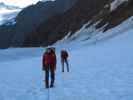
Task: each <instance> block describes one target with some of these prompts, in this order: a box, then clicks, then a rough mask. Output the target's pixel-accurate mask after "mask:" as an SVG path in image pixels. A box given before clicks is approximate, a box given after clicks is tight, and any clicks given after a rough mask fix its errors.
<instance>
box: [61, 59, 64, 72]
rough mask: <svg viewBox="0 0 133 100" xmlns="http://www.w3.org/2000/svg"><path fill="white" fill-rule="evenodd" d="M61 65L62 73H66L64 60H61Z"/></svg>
mask: <svg viewBox="0 0 133 100" xmlns="http://www.w3.org/2000/svg"><path fill="white" fill-rule="evenodd" d="M61 64H62V72H64V60H63V59H62V60H61Z"/></svg>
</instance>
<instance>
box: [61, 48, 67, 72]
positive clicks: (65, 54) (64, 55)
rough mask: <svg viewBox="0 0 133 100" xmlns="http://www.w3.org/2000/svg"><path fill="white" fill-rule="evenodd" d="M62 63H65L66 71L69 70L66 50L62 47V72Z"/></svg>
mask: <svg viewBox="0 0 133 100" xmlns="http://www.w3.org/2000/svg"><path fill="white" fill-rule="evenodd" d="M64 63H66V67H67V72H69V64H68V52H67V51H66V50H64V49H62V50H61V64H62V72H64Z"/></svg>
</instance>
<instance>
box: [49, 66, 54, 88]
mask: <svg viewBox="0 0 133 100" xmlns="http://www.w3.org/2000/svg"><path fill="white" fill-rule="evenodd" d="M50 73H51V84H50V87H53V86H54V81H55V70H54V66H51V68H50Z"/></svg>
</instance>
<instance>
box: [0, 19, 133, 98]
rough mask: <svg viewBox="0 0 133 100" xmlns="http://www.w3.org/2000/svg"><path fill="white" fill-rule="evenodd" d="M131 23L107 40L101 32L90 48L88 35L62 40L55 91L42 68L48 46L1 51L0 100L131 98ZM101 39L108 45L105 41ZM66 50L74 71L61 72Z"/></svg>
mask: <svg viewBox="0 0 133 100" xmlns="http://www.w3.org/2000/svg"><path fill="white" fill-rule="evenodd" d="M129 20H130V19H129ZM127 23H128V21H126V22H124V23H123V24H121V25H120V26H118V27H116V28H115V29H112V30H110V31H108V33H110V34H112V35H114V34H115V33H116V34H117V33H118V32H119V33H120V32H121V33H123V34H119V35H117V36H115V37H113V36H112V38H108V39H107V38H105V37H106V36H107V35H106V34H104V35H103V34H102V33H101V34H102V35H101V36H98V37H97V39H99V41H98V42H95V43H94V42H91V45H89V44H90V41H83V42H81V40H82V39H84V36H83V37H82V38H79V39H78V40H73V42H72V41H71V42H70V41H69V42H68V41H67V43H66V42H64V43H61V42H58V43H57V44H56V45H55V46H56V49H57V52H56V54H57V57H58V59H57V61H58V62H57V71H56V82H55V88H53V89H50V91H48V90H46V89H45V88H44V82H43V80H44V73H43V72H42V70H41V69H42V63H41V55H42V54H43V51H44V50H43V48H31V49H13V48H12V49H7V50H0V53H1V54H0V59H2V58H3V57H5V58H4V59H5V60H4V61H1V62H0V100H48V96H49V97H50V98H49V100H74V99H75V100H132V96H133V67H132V66H133V61H132V59H133V53H132V50H133V45H132V43H133V34H132V33H133V29H132V27H131V26H132V24H130V25H129V26H130V27H129V26H128V25H127ZM126 25H127V26H128V27H127V28H124V26H126ZM122 29H123V31H122ZM125 29H126V30H125ZM120 30H121V31H120ZM82 32H83V30H82ZM86 32H87V31H86ZM86 32H85V30H84V34H83V35H86ZM116 34H115V35H116ZM100 37H104V39H105V40H106V41H105V40H104V41H102V42H100V40H103V39H101V38H100ZM95 39H96V36H95ZM92 40H94V39H92ZM77 42H78V43H77ZM61 48H66V49H67V50H68V51H69V53H70V54H69V61H70V62H69V63H70V73H67V72H65V73H61V63H60V54H59V51H60V49H61ZM2 54H3V55H2ZM27 55H28V57H27ZM18 56H20V57H18ZM9 58H10V59H9ZM16 58H17V59H16ZM18 58H19V59H18ZM6 59H8V60H7V61H6Z"/></svg>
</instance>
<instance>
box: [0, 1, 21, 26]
mask: <svg viewBox="0 0 133 100" xmlns="http://www.w3.org/2000/svg"><path fill="white" fill-rule="evenodd" d="M20 11H21V9H20V8H19V7H15V6H9V5H5V4H4V3H0V25H2V24H4V23H6V22H9V21H12V19H13V18H15V17H16V16H17V14H18V13H19V12H20Z"/></svg>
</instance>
